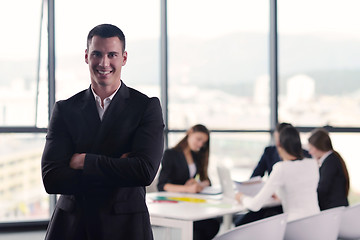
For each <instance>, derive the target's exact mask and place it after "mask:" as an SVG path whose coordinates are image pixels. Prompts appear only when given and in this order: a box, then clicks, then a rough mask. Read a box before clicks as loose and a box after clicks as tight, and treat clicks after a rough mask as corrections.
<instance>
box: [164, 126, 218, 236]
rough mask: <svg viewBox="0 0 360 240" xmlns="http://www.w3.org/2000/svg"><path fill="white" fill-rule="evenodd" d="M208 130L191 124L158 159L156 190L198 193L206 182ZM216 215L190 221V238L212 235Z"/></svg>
mask: <svg viewBox="0 0 360 240" xmlns="http://www.w3.org/2000/svg"><path fill="white" fill-rule="evenodd" d="M209 147H210V132H209V130H208V129H207V128H206V127H205V126H204V125H201V124H198V125H195V126H193V127H191V128H190V129H189V130H188V131H187V133H186V136H185V137H184V138H183V139H182V140H181V141H180V142H179V143H178V144H177V145H176V146H175V147H174V148H171V149H167V150H166V151H165V152H164V156H163V159H162V163H161V166H162V167H161V171H160V175H159V182H158V185H157V187H158V190H159V191H168V192H184V193H198V192H200V191H201V190H203V189H204V187H206V186H209V185H210V179H209V176H208V165H209ZM219 228H220V223H219V221H218V220H217V219H207V220H203V221H196V222H194V239H201V240H206V239H212V238H213V237H214V236H215V235H216V234H217V232H218V231H219Z"/></svg>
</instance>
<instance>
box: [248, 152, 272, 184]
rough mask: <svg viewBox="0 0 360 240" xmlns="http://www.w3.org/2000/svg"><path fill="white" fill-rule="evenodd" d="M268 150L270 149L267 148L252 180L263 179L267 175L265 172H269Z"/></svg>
mask: <svg viewBox="0 0 360 240" xmlns="http://www.w3.org/2000/svg"><path fill="white" fill-rule="evenodd" d="M267 149H268V148H265V150H264V153H263V155H262V156H261V158H260V161H259V162H258V165H257V166H256V168H255V169H254V171H253V173H252V174H251V178H252V177H256V176H261V177H263V176H264V175H265V171H266V170H267V166H266V159H267V158H268V153H267Z"/></svg>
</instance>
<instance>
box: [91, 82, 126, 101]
mask: <svg viewBox="0 0 360 240" xmlns="http://www.w3.org/2000/svg"><path fill="white" fill-rule="evenodd" d="M120 87H121V81H120V85H119V87H118V88H117V89H116V90H115V92H114V93H113V94H111V95H110V96H108V97H107V98H105V99H109V100H110V101H111V100H112V99H113V98H114V96H115V94H116V93H117V91H118V90H119V88H120ZM91 91H92V93H93V95H94V98H95V100H96V99H97V98H98V99H100V97H99V96H98V95H97V94H96V93H95V91H94V89H93V87H92V86H91ZM105 99H104V100H105Z"/></svg>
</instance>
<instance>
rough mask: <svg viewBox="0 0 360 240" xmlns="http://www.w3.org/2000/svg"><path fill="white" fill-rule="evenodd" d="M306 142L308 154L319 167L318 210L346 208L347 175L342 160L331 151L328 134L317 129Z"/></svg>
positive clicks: (337, 154)
mask: <svg viewBox="0 0 360 240" xmlns="http://www.w3.org/2000/svg"><path fill="white" fill-rule="evenodd" d="M308 140H309V151H310V154H311V155H312V156H313V158H315V159H316V160H317V161H318V164H319V166H320V169H319V171H320V181H319V185H318V189H317V192H318V199H319V206H320V210H325V209H329V208H333V207H339V206H348V205H349V202H348V199H347V196H348V193H349V185H350V184H349V182H350V181H349V174H348V171H347V168H346V165H345V162H344V160H343V159H342V157H341V156H340V154H339V153H338V152H336V151H335V150H334V149H333V146H332V143H331V139H330V136H329V133H328V132H327V131H326V130H325V129H323V128H317V129H315V130H314V131H313V132H312V134H311V136H310V137H309V139H308Z"/></svg>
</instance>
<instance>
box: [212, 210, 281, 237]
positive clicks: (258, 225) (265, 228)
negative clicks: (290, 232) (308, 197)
mask: <svg viewBox="0 0 360 240" xmlns="http://www.w3.org/2000/svg"><path fill="white" fill-rule="evenodd" d="M286 218H287V214H285V213H283V214H279V215H275V216H272V217H268V218H264V219H261V220H258V221H255V222H251V223H248V224H244V225H241V226H239V227H236V228H234V229H231V230H229V231H227V232H225V233H223V234H221V235H219V236H217V237H215V238H214V239H213V240H233V239H234V240H235V239H251V240H264V239H271V240H282V239H283V238H284V233H285V227H286Z"/></svg>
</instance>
